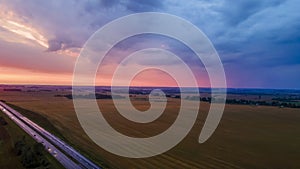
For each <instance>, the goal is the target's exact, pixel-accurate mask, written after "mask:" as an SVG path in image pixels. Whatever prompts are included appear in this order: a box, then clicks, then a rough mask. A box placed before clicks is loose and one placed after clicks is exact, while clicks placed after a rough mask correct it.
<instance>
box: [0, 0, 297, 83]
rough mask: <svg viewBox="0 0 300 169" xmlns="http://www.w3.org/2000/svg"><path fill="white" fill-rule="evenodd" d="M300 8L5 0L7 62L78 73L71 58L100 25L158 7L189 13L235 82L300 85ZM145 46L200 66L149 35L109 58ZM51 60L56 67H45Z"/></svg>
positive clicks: (1, 36)
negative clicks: (167, 51) (168, 51)
mask: <svg viewBox="0 0 300 169" xmlns="http://www.w3.org/2000/svg"><path fill="white" fill-rule="evenodd" d="M298 6H299V5H298V1H297V0H284V1H282V0H249V1H238V2H234V3H230V2H228V1H225V0H211V1H207V0H189V1H183V0H164V1H162V0H139V1H138V0H137V1H134V0H80V1H79V0H69V1H54V0H53V1H52V0H49V1H40V2H36V1H32V0H28V1H26V2H23V1H21V0H9V1H6V0H0V24H1V25H0V44H1V45H2V46H0V48H3V50H2V49H1V51H0V57H1V58H0V59H1V66H13V67H18V66H19V67H21V68H24V69H27V70H35V71H41V72H45V71H50V72H56V71H57V72H59V71H63V72H72V68H73V65H72V64H74V63H73V62H74V60H75V57H70V58H71V59H66V58H67V57H68V56H77V55H78V54H79V51H80V49H81V48H82V47H83V45H84V43H85V42H86V40H87V39H88V38H89V37H90V36H91V35H92V34H93V33H94V32H95V31H96V30H98V29H99V28H101V26H103V25H105V24H106V23H108V22H109V21H112V20H113V19H116V18H118V17H121V16H125V15H127V14H132V13H134V12H149V11H157V12H164V13H170V14H174V15H177V16H179V17H182V18H185V19H187V20H188V21H190V22H192V23H193V24H195V25H196V26H198V27H199V28H200V29H201V30H203V32H204V33H205V34H206V35H207V36H208V38H209V39H210V40H211V41H212V43H213V44H214V45H215V47H216V49H217V51H218V52H219V54H220V57H221V60H222V61H223V63H224V66H225V70H226V74H227V78H228V81H229V84H230V86H232V87H271V88H277V87H278V88H300V86H299V85H297V84H299V83H300V80H299V79H300V75H299V73H298V72H299V70H300V57H299V49H300V31H299V30H300V13H299V12H298ZM141 26H147V25H141ZM120 29H122V28H120ZM12 43H13V44H14V43H16V44H17V45H16V46H15V47H13V46H12ZM144 47H160V48H164V49H167V50H170V51H172V52H173V53H175V54H178V55H180V56H182V58H183V59H184V60H185V61H186V62H188V63H189V64H191V65H193V64H194V63H195V57H194V56H193V55H192V53H191V52H190V51H189V49H187V48H186V47H185V46H184V45H182V44H180V43H177V42H174V41H173V40H170V39H165V38H153V37H149V36H144V37H139V38H133V39H132V40H128V41H126V42H123V43H121V44H119V45H118V46H116V49H115V52H112V54H114V56H112V57H111V61H110V62H107V63H109V64H113V63H112V62H114V63H117V62H119V61H120V59H119V58H118V55H117V54H120V55H128V54H130V53H131V52H134V51H136V50H139V49H142V48H144ZM16 48H18V50H14V49H16ZM25 52H26V53H25ZM27 53H28V54H32V55H31V56H25V55H28V54H27ZM67 55H68V56H67ZM115 55H116V56H115ZM12 56H13V57H12ZM12 58H13V59H18V60H19V61H23V62H24V65H21V64H17V63H13V62H12V61H10V60H12ZM46 58H47V59H46ZM45 61H46V62H48V63H49V64H51V65H52V66H45V65H44V64H42V63H44V62H45ZM30 62H31V63H34V64H30ZM31 65H38V66H31ZM199 69H201V68H199ZM201 70H202V69H201ZM297 70H298V71H297ZM275 81H276V82H275Z"/></svg>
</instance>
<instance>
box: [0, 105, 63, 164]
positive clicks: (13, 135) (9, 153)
mask: <svg viewBox="0 0 300 169" xmlns="http://www.w3.org/2000/svg"><path fill="white" fill-rule="evenodd" d="M0 116H1V117H3V118H4V119H5V121H6V122H7V124H6V125H4V126H3V125H1V126H0V135H1V137H0V138H1V139H0V168H3V169H23V168H25V167H24V166H23V165H22V163H21V157H20V156H17V155H16V153H15V152H14V146H15V143H16V142H18V141H20V140H22V139H25V140H26V146H28V147H32V146H33V145H34V144H36V143H37V142H36V141H35V140H34V139H33V138H31V136H29V135H28V134H27V133H26V132H25V131H23V130H22V129H21V128H20V127H19V126H17V125H16V124H15V123H14V122H13V121H12V120H11V119H9V118H8V117H7V116H6V114H4V113H3V112H1V111H0ZM42 156H44V157H45V158H46V159H47V161H48V162H49V164H50V165H49V166H48V168H49V169H63V168H64V167H63V166H62V165H61V164H60V163H59V162H58V161H57V160H56V159H55V158H54V157H53V156H52V155H50V154H49V153H48V152H47V151H46V150H42Z"/></svg>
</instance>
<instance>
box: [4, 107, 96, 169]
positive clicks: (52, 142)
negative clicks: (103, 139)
mask: <svg viewBox="0 0 300 169" xmlns="http://www.w3.org/2000/svg"><path fill="white" fill-rule="evenodd" d="M0 109H1V110H2V111H3V112H4V113H5V114H6V115H7V116H8V117H9V118H10V119H12V120H13V121H14V122H15V123H16V124H17V125H18V126H20V127H21V128H22V129H23V130H24V131H25V132H26V133H28V134H29V135H30V136H32V138H33V139H35V140H36V141H37V142H39V143H42V144H43V145H44V147H45V149H46V150H47V151H48V152H49V153H50V154H51V155H53V156H54V157H55V158H56V159H57V160H58V161H59V162H60V163H61V164H62V165H63V166H64V167H65V168H67V169H85V168H87V169H100V167H99V166H97V165H96V164H94V163H93V162H91V161H90V160H89V159H87V158H86V157H84V156H83V155H81V154H80V153H79V152H77V151H76V150H75V149H73V148H72V147H71V146H69V145H68V144H66V143H65V142H64V141H62V140H61V139H59V138H57V137H56V136H54V135H53V134H51V133H50V132H48V131H46V130H45V129H43V128H42V127H40V126H39V125H37V124H36V123H34V122H32V121H31V120H29V119H28V118H26V117H25V116H23V115H22V114H21V113H19V112H18V111H16V110H14V109H12V108H11V107H9V106H8V105H7V104H5V103H3V102H1V101H0ZM70 157H72V158H73V159H72V158H70ZM73 160H74V161H75V162H74V161H73Z"/></svg>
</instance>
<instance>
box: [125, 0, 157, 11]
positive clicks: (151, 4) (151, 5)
mask: <svg viewBox="0 0 300 169" xmlns="http://www.w3.org/2000/svg"><path fill="white" fill-rule="evenodd" d="M126 7H127V9H128V10H130V11H133V12H149V11H157V10H158V9H161V8H163V1H162V0H150V1H149V0H131V1H130V0H129V1H128V2H127V3H126Z"/></svg>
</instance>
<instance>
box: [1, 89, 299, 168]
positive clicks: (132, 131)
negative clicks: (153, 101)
mask: <svg viewBox="0 0 300 169" xmlns="http://www.w3.org/2000/svg"><path fill="white" fill-rule="evenodd" d="M66 93H67V92H66ZM66 93H65V94H66ZM56 94H64V93H62V92H55V91H53V92H47V91H40V92H19V91H15V92H12V91H9V92H6V91H0V99H1V100H5V101H6V102H8V103H11V104H13V105H16V106H18V107H21V108H23V109H26V110H30V111H33V112H35V113H38V114H39V115H41V116H43V117H45V118H46V119H47V120H48V121H49V122H50V123H51V124H53V126H54V127H55V128H56V129H55V130H57V132H55V134H57V133H59V134H61V135H62V136H60V137H63V139H65V140H66V141H67V142H68V143H70V144H71V145H72V146H74V147H75V148H76V149H78V150H79V151H80V152H82V153H83V154H85V155H86V156H88V157H89V158H91V159H92V160H94V161H95V162H96V163H98V164H100V165H102V166H104V167H105V168H251V169H252V168H300V161H299V157H300V123H299V122H300V109H297V108H295V109H292V108H278V107H271V106H270V107H268V106H249V105H226V108H225V112H224V115H223V117H222V120H221V122H220V124H219V127H218V128H217V130H216V131H215V133H214V134H213V136H212V137H211V138H210V139H209V140H208V141H207V142H205V143H203V144H199V143H198V137H199V134H200V131H201V128H202V126H203V123H204V121H205V118H206V114H207V111H208V109H209V103H201V106H200V111H199V115H198V118H197V120H196V123H195V125H194V127H193V128H192V130H191V132H190V133H189V134H188V136H187V137H186V138H185V139H184V140H183V141H182V142H181V143H180V144H178V145H177V146H176V147H174V148H173V149H171V150H170V151H168V152H166V153H164V154H162V155H159V156H155V157H151V158H144V159H129V158H124V157H119V156H116V155H113V154H111V153H109V152H107V151H105V150H103V149H102V148H100V147H99V146H97V145H96V144H95V143H93V141H91V140H90V139H89V138H88V136H87V135H86V134H85V133H84V131H83V129H82V128H81V126H80V125H79V122H78V119H77V117H76V113H75V112H74V108H73V102H72V100H70V99H67V98H65V97H54V95H56ZM98 103H99V105H100V109H101V110H102V112H104V116H105V117H106V118H107V120H108V121H109V123H110V124H111V125H112V126H113V127H114V128H115V129H116V130H118V131H120V132H122V133H125V134H126V135H129V136H135V137H147V136H153V135H156V134H158V133H160V132H163V131H164V130H165V129H167V128H168V127H169V126H170V125H172V122H173V121H174V120H175V119H176V116H177V111H178V108H179V106H180V105H179V102H178V99H169V100H168V105H167V109H166V111H165V113H164V114H163V115H162V116H161V117H160V118H159V119H157V120H156V121H154V122H151V123H149V124H137V123H133V122H129V121H128V120H126V119H125V118H123V117H122V116H120V114H118V113H117V112H116V109H115V107H114V105H113V103H112V100H109V99H101V100H98ZM132 103H133V104H134V105H135V107H136V108H137V109H139V110H146V109H147V108H148V107H149V103H148V102H147V101H143V100H133V101H132ZM32 120H33V121H35V120H37V119H32ZM37 121H38V120H37ZM46 128H47V126H46ZM48 130H50V131H51V130H52V129H51V128H50V129H48ZM59 134H58V135H59Z"/></svg>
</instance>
